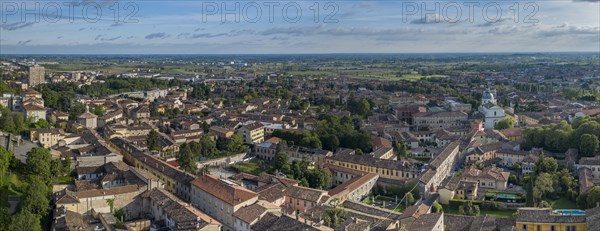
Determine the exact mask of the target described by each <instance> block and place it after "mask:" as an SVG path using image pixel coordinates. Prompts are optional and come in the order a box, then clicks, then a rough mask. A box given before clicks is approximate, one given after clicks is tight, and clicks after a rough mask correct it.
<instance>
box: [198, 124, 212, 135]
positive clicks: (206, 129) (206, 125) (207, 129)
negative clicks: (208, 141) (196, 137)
mask: <svg viewBox="0 0 600 231" xmlns="http://www.w3.org/2000/svg"><path fill="white" fill-rule="evenodd" d="M200 127H201V128H202V131H204V133H205V134H206V133H208V132H209V131H210V125H208V123H206V121H202V124H200Z"/></svg>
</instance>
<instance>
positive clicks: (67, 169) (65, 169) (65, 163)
mask: <svg viewBox="0 0 600 231" xmlns="http://www.w3.org/2000/svg"><path fill="white" fill-rule="evenodd" d="M62 171H63V172H62V173H63V175H69V174H71V171H73V167H72V166H71V158H70V157H65V160H64V161H63V167H62Z"/></svg>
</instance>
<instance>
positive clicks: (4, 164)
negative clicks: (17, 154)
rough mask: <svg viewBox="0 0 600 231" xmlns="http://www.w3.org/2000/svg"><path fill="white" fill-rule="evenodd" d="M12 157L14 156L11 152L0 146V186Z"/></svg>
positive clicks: (2, 183)
mask: <svg viewBox="0 0 600 231" xmlns="http://www.w3.org/2000/svg"><path fill="white" fill-rule="evenodd" d="M12 158H14V156H13V154H12V152H11V151H9V150H6V149H5V148H4V147H3V146H0V186H2V185H4V176H6V172H7V171H8V168H9V167H10V162H11V159H12Z"/></svg>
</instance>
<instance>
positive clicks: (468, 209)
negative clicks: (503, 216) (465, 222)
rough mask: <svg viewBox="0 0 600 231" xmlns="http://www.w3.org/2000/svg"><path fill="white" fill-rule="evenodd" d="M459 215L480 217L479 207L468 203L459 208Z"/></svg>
mask: <svg viewBox="0 0 600 231" xmlns="http://www.w3.org/2000/svg"><path fill="white" fill-rule="evenodd" d="M458 211H459V213H461V214H463V215H465V216H479V213H480V210H479V206H478V205H474V204H473V202H471V201H468V202H465V203H464V204H463V205H461V206H459V207H458Z"/></svg>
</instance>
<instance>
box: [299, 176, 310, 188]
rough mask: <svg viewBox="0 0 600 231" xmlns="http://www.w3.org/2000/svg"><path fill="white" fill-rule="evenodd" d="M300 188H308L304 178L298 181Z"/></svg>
mask: <svg viewBox="0 0 600 231" xmlns="http://www.w3.org/2000/svg"><path fill="white" fill-rule="evenodd" d="M300 186H302V187H308V186H309V184H308V180H306V178H302V179H300Z"/></svg>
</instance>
